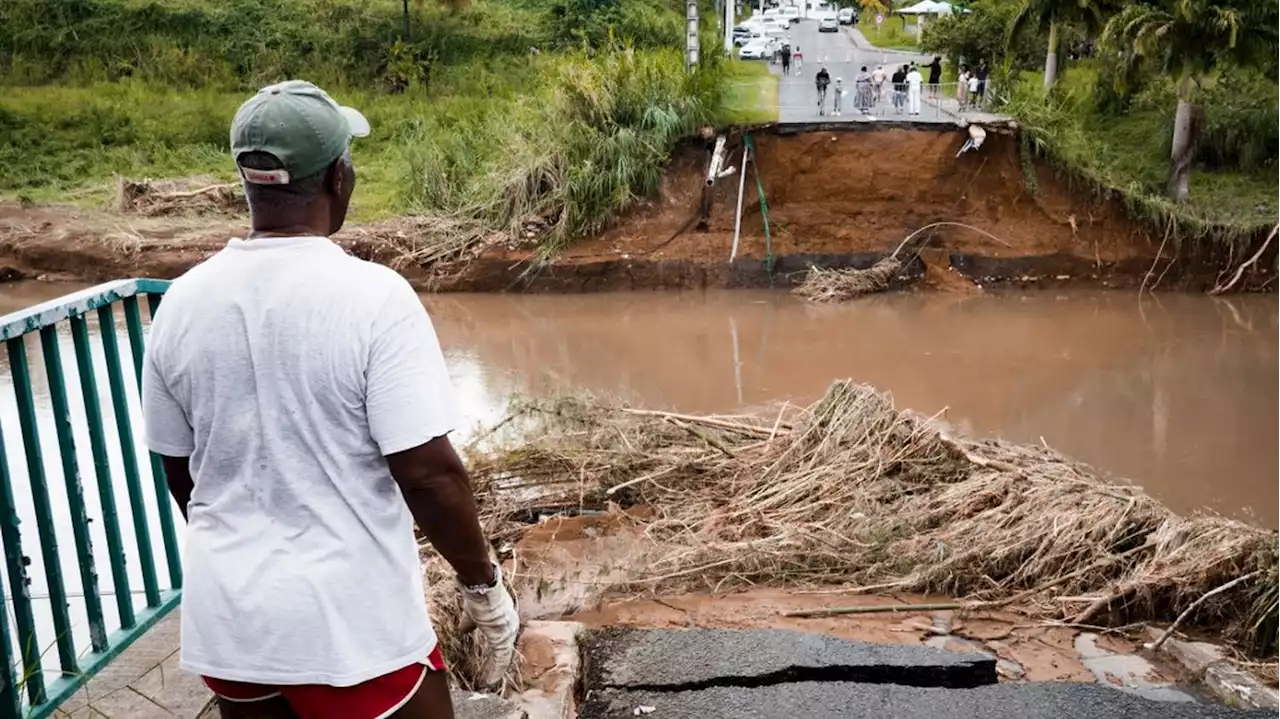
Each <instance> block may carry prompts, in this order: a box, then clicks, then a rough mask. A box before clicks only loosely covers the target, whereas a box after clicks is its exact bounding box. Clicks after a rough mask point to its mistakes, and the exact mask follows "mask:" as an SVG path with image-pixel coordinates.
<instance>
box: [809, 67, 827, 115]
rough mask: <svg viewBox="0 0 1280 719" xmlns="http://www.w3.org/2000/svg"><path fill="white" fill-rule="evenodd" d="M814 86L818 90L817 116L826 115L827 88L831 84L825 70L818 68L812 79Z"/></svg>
mask: <svg viewBox="0 0 1280 719" xmlns="http://www.w3.org/2000/svg"><path fill="white" fill-rule="evenodd" d="M813 83H814V85H816V86H817V88H818V114H819V115H825V114H827V86H828V85H830V84H831V73H829V72H827V68H825V67H823V68H819V69H818V74H817V76H815V77H814V79H813Z"/></svg>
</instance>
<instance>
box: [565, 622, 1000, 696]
mask: <svg viewBox="0 0 1280 719" xmlns="http://www.w3.org/2000/svg"><path fill="white" fill-rule="evenodd" d="M581 641H582V644H583V648H584V654H585V656H586V667H585V669H586V686H587V687H588V688H589V689H603V688H619V689H630V690H652V691H677V690H679V691H685V690H695V689H706V688H710V687H760V686H765V685H775V684H783V683H795V682H804V683H810V682H834V683H840V682H867V683H893V684H904V685H912V686H931V687H975V686H981V685H984V684H994V683H995V682H996V661H995V658H993V657H989V656H983V655H979V654H961V653H958V652H948V651H943V650H941V649H935V648H933V647H922V646H907V645H881V644H867V643H864V642H851V641H847V640H844V639H838V638H836V637H831V636H826V635H821V634H806V633H802V632H794V631H788V630H782V629H752V630H744V631H734V630H728V629H689V630H678V629H676V630H673V629H605V630H601V631H593V632H588V633H586V634H584V635H583V636H582V639H581Z"/></svg>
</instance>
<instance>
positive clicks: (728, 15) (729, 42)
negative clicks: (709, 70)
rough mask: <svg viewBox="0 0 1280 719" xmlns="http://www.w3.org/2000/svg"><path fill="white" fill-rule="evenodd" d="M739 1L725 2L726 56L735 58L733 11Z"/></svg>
mask: <svg viewBox="0 0 1280 719" xmlns="http://www.w3.org/2000/svg"><path fill="white" fill-rule="evenodd" d="M737 4H738V2H737V0H724V54H725V55H728V56H730V57H732V56H733V9H734V6H735V5H737Z"/></svg>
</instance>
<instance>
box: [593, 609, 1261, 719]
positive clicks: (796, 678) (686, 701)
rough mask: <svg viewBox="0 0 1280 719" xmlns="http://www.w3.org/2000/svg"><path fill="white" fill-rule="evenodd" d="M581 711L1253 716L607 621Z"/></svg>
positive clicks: (897, 655) (713, 718)
mask: <svg viewBox="0 0 1280 719" xmlns="http://www.w3.org/2000/svg"><path fill="white" fill-rule="evenodd" d="M580 641H581V642H582V653H583V658H584V667H583V670H584V671H583V675H584V679H583V682H584V686H583V688H582V698H581V699H582V700H581V703H580V705H579V716H580V717H582V719H605V718H606V717H608V718H612V717H629V716H646V715H651V716H653V717H655V718H658V717H660V718H661V719H686V718H687V719H695V718H696V719H718V718H720V717H723V718H724V719H752V718H758V719H801V718H803V719H827V718H828V717H829V718H831V719H835V718H837V717H840V718H846V717H898V718H900V719H972V718H974V717H990V718H1001V717H1008V718H1009V719H1014V718H1017V719H1037V718H1043V719H1051V718H1052V719H1219V718H1221V719H1253V718H1254V717H1258V718H1260V717H1264V716H1272V714H1271V713H1270V712H1266V711H1261V710H1259V711H1239V710H1234V709H1229V708H1225V707H1219V706H1207V705H1202V704H1198V703H1193V702H1177V703H1171V702H1159V701H1153V700H1151V699H1147V698H1144V697H1141V696H1136V695H1134V694H1130V693H1126V692H1122V691H1120V690H1118V689H1114V688H1112V687H1109V686H1105V685H1101V684H1068V683H1042V684H997V683H996V671H995V660H994V659H993V658H991V657H988V656H986V655H983V654H967V653H957V652H950V651H943V650H939V649H933V648H930V647H917V646H891V645H879V644H867V643H862V642H851V641H845V640H842V639H837V638H834V637H829V636H820V635H809V634H803V633H800V632H791V631H785V630H772V629H771V630H751V631H733V630H716V629H683V630H682V629H674V630H672V629H605V630H599V631H592V632H586V633H584V634H583V635H582V636H581V637H580Z"/></svg>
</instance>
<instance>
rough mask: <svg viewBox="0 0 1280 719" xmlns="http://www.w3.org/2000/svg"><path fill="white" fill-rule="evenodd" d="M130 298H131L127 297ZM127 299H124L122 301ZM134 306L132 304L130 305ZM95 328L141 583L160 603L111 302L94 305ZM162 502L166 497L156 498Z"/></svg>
mask: <svg viewBox="0 0 1280 719" xmlns="http://www.w3.org/2000/svg"><path fill="white" fill-rule="evenodd" d="M129 299H133V298H129ZM125 301H126V302H128V300H125ZM134 306H135V308H136V306H137V305H136V304H135V305H134ZM98 330H99V334H100V335H101V337H102V354H103V355H104V356H105V358H106V363H107V383H108V384H109V385H110V387H111V411H112V414H114V415H115V420H116V433H117V435H119V437H120V461H121V464H123V465H124V483H125V487H126V488H127V489H128V491H129V512H130V513H131V514H132V515H133V534H134V538H135V539H136V540H137V545H138V564H139V566H140V567H141V569H142V586H143V589H144V591H145V592H146V597H147V606H148V607H158V606H160V583H159V582H158V581H157V580H156V559H155V553H154V552H153V551H152V549H151V529H150V526H149V525H148V523H147V505H146V501H145V500H144V499H143V494H142V480H141V478H140V477H139V475H138V454H137V451H136V450H135V449H134V446H135V445H134V439H133V422H132V420H131V419H130V418H129V399H128V397H127V396H126V394H125V389H124V371H123V370H122V369H121V367H120V342H119V340H118V339H117V338H116V317H115V313H113V312H112V310H111V305H103V306H102V307H99V308H98ZM158 499H159V500H161V501H163V500H165V499H167V497H166V496H161V497H159V498H158Z"/></svg>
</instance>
